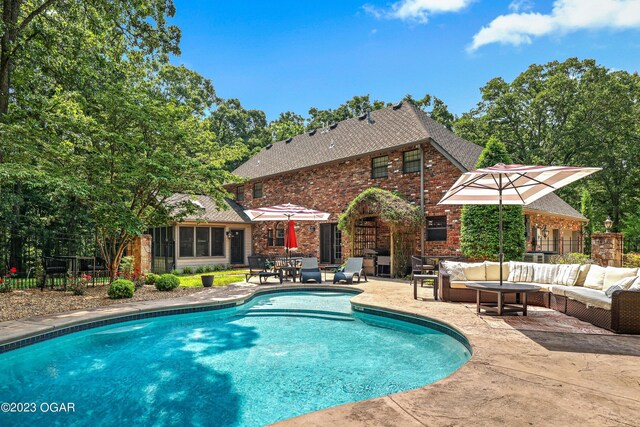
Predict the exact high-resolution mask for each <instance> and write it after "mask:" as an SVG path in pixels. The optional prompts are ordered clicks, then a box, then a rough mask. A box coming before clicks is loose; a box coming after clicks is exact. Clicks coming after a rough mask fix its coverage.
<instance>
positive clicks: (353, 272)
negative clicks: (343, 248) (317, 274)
mask: <svg viewBox="0 0 640 427" xmlns="http://www.w3.org/2000/svg"><path fill="white" fill-rule="evenodd" d="M363 262H364V258H360V257H358V258H349V260H348V261H347V264H346V265H345V266H344V267H343V268H342V269H340V270H338V271H337V272H336V274H335V275H334V276H333V283H334V284H336V283H338V282H340V281H342V280H344V281H345V282H347V283H353V279H354V277H356V276H357V277H358V283H360V279H361V278H364V280H365V282H366V281H367V275H366V274H365V272H364V269H363V268H362V264H363Z"/></svg>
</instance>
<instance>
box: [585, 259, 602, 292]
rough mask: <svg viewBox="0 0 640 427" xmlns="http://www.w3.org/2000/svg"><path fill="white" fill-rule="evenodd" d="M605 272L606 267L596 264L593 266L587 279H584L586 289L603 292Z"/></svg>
mask: <svg viewBox="0 0 640 427" xmlns="http://www.w3.org/2000/svg"><path fill="white" fill-rule="evenodd" d="M604 271H605V268H604V267H600V266H599V265H595V264H593V265H591V267H589V272H588V273H587V277H586V278H585V279H584V287H585V288H589V289H597V290H599V291H601V290H602V285H603V284H604Z"/></svg>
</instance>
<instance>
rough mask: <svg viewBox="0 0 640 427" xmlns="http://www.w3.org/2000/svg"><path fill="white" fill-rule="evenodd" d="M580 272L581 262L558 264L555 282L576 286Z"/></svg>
mask: <svg viewBox="0 0 640 427" xmlns="http://www.w3.org/2000/svg"><path fill="white" fill-rule="evenodd" d="M578 274H580V264H561V265H558V268H557V270H556V276H555V277H554V278H553V283H554V284H556V285H564V286H574V285H575V284H576V282H577V281H578Z"/></svg>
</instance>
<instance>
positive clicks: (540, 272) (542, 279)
mask: <svg viewBox="0 0 640 427" xmlns="http://www.w3.org/2000/svg"><path fill="white" fill-rule="evenodd" d="M557 271H558V265H557V264H534V265H533V280H532V282H534V283H547V284H551V283H553V279H555V277H556V272H557Z"/></svg>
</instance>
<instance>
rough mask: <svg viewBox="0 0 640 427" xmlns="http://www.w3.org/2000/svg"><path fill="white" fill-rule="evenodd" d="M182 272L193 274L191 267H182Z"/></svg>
mask: <svg viewBox="0 0 640 427" xmlns="http://www.w3.org/2000/svg"><path fill="white" fill-rule="evenodd" d="M182 274H193V268H191V267H185V268H183V269H182Z"/></svg>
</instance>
